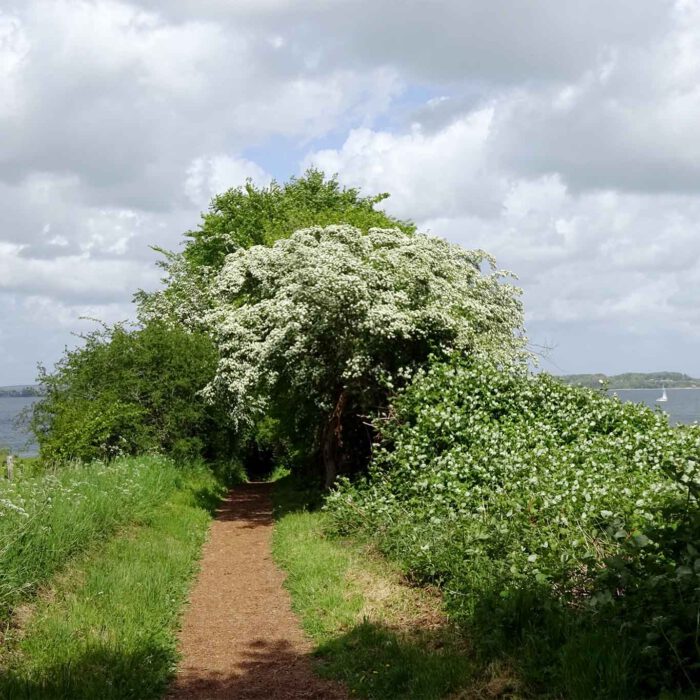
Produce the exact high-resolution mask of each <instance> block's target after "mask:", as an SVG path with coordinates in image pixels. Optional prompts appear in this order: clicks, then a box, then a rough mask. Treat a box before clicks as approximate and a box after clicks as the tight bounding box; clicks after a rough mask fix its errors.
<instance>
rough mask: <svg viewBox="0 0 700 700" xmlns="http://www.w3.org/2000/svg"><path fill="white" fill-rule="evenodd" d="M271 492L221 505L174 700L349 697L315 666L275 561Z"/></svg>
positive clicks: (188, 616) (187, 625)
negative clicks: (316, 672)
mask: <svg viewBox="0 0 700 700" xmlns="http://www.w3.org/2000/svg"><path fill="white" fill-rule="evenodd" d="M270 490H271V486H270V485H269V484H257V483H255V484H246V485H243V486H239V487H236V488H235V489H233V490H232V491H231V492H230V494H229V496H228V497H227V498H226V499H225V500H224V501H223V503H222V505H221V507H220V509H219V511H218V515H217V518H216V520H215V521H214V522H213V524H212V527H211V531H210V535H209V540H208V541H207V543H206V544H205V546H204V553H203V557H202V561H201V571H200V574H199V578H198V580H197V583H196V585H195V587H194V590H193V591H192V593H191V595H190V603H189V607H188V609H187V611H186V613H185V619H184V623H183V627H182V631H181V634H180V651H181V654H182V660H181V663H180V666H179V668H178V673H177V676H176V678H175V680H174V682H173V685H172V687H171V689H170V692H169V693H168V695H167V697H168V698H169V699H170V700H181V699H182V698H197V699H202V700H203V699H205V698H206V700H221V699H223V698H241V699H242V700H252V699H255V698H265V699H266V700H275V699H277V698H280V700H287V699H289V700H293V699H294V700H296V699H301V698H318V699H321V698H323V699H324V700H325V699H328V700H336V699H337V700H341V699H345V698H347V697H348V694H347V691H346V690H345V689H344V688H343V687H341V686H339V685H338V684H336V683H333V682H331V681H324V680H322V679H320V678H318V677H317V676H316V675H315V674H314V672H313V668H312V661H311V658H310V656H309V653H310V651H311V644H310V642H309V641H308V640H307V639H306V638H305V637H304V635H303V633H302V631H301V629H300V627H299V623H298V621H297V619H296V617H295V616H294V614H293V613H292V609H291V604H290V600H289V595H288V593H287V591H286V590H285V589H284V588H283V587H282V583H283V581H284V574H283V573H282V572H281V571H280V570H279V569H278V568H277V567H276V566H275V564H274V563H273V561H272V555H271V551H270V540H271V536H272V528H273V518H272V502H271V498H270Z"/></svg>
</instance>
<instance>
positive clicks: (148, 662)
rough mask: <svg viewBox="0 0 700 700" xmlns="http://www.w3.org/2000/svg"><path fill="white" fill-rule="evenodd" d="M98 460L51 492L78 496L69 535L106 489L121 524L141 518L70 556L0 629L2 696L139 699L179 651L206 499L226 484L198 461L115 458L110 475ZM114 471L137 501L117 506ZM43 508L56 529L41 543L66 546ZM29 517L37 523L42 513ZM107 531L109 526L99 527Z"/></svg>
mask: <svg viewBox="0 0 700 700" xmlns="http://www.w3.org/2000/svg"><path fill="white" fill-rule="evenodd" d="M152 462H153V461H152ZM103 469H104V467H98V466H96V465H93V466H92V467H83V468H81V469H80V470H79V471H73V472H71V473H72V475H73V480H72V482H71V484H70V485H72V488H73V495H72V496H67V495H66V493H65V488H61V489H59V491H58V493H57V497H58V498H59V499H60V500H61V502H62V503H64V504H65V505H67V504H68V502H69V501H70V504H71V505H73V506H75V505H76V504H79V505H78V512H77V514H76V515H77V518H76V520H77V523H76V525H77V528H78V532H77V537H76V539H78V540H79V541H80V538H81V537H82V536H83V534H84V530H83V529H82V525H83V523H84V522H85V519H86V518H87V517H88V515H87V508H89V507H91V508H92V511H93V513H92V518H93V521H94V522H95V523H97V521H98V520H99V513H100V512H102V511H103V510H104V508H105V502H106V501H107V500H108V499H110V498H112V499H114V500H115V506H114V507H115V509H117V508H118V507H119V506H122V508H123V512H122V514H121V516H120V523H121V524H122V525H126V524H128V523H129V522H130V521H131V519H132V518H134V516H135V515H138V520H139V525H138V526H135V527H129V528H128V529H127V530H126V531H123V532H121V533H118V534H117V536H116V537H112V538H111V539H109V540H108V541H107V542H104V543H102V545H101V546H100V547H95V548H91V550H90V551H89V552H88V553H87V554H86V556H84V557H77V558H74V559H73V560H70V561H69V562H68V566H67V567H62V571H61V575H60V576H59V577H57V578H55V579H54V580H53V581H52V583H51V586H50V589H49V590H50V595H46V596H42V597H40V598H39V599H37V600H36V601H35V603H34V606H33V611H32V615H31V616H29V617H28V619H27V616H25V619H24V620H23V621H22V625H21V628H18V627H16V626H9V627H6V628H4V629H3V643H2V645H0V667H1V668H2V673H0V697H3V698H14V699H16V700H20V699H21V698H27V699H29V698H71V699H75V700H93V699H94V698H104V699H105V700H107V699H113V700H126V699H127V698H132V699H133V700H145V699H146V698H154V699H155V698H160V697H162V695H163V692H164V690H165V688H166V685H167V682H168V680H169V678H170V676H171V674H172V672H173V669H174V666H175V662H176V660H177V651H176V635H177V627H178V619H179V616H180V612H181V609H182V606H183V605H184V603H185V601H186V597H187V590H188V588H189V584H190V582H191V578H192V576H193V574H194V572H195V569H196V565H197V560H198V557H199V554H200V551H201V545H202V543H203V541H204V538H205V536H206V531H207V527H208V525H209V522H210V520H211V514H210V513H211V512H213V508H210V507H209V506H210V505H211V504H214V503H218V502H219V500H220V498H221V496H222V494H223V492H224V491H225V488H224V487H223V485H222V482H221V481H220V480H219V479H217V477H215V476H214V474H213V472H212V471H211V470H209V469H207V468H206V467H204V466H202V465H201V464H193V465H188V466H187V467H186V468H183V467H182V466H180V467H177V468H176V467H175V466H174V465H173V464H171V463H168V462H165V461H164V460H159V463H156V462H153V463H152V464H151V466H150V467H147V466H146V464H145V463H144V462H143V460H134V459H131V460H126V461H122V462H116V463H113V464H112V465H111V466H110V467H109V470H110V473H111V474H112V475H113V477H114V478H113V480H112V481H110V482H109V483H107V482H105V481H104V478H103V475H102V470H103ZM98 474H99V476H98ZM78 477H79V478H80V481H82V482H89V484H91V488H88V487H87V486H86V484H83V483H80V482H79V481H78V480H77V478H78ZM96 477H97V478H96ZM133 479H136V482H133V483H132V480H133ZM120 481H121V483H122V484H123V485H126V486H128V487H129V488H130V490H132V496H131V498H132V499H133V498H135V497H137V498H139V499H140V500H141V501H142V506H141V507H140V508H139V510H138V511H136V510H135V509H134V508H133V507H132V506H131V505H129V504H128V503H127V504H126V505H127V507H126V508H124V505H125V499H124V496H123V494H122V493H121V490H120V487H119V486H118V484H119V482H120ZM65 485H66V486H68V485H69V484H68V482H65ZM132 486H135V488H132ZM164 487H167V488H164ZM102 494H103V495H102ZM146 502H148V503H149V506H148V508H145V507H143V506H144V504H145V503H146ZM47 515H48V519H47V521H46V523H45V524H44V525H42V526H44V527H46V528H48V529H52V530H54V535H53V539H52V540H51V541H48V542H46V545H47V546H48V547H49V549H51V548H53V547H56V548H57V549H58V550H59V552H60V551H61V550H63V551H65V549H66V545H67V544H68V543H69V541H70V539H71V538H70V534H69V532H67V531H65V530H63V529H59V530H58V531H56V530H55V526H56V517H55V516H54V515H52V514H51V513H48V514H47ZM35 520H36V521H37V527H38V526H39V522H41V523H44V521H43V520H40V519H39V518H35ZM0 523H2V518H0ZM59 533H61V534H62V536H61V537H59ZM113 534H114V528H113V527H109V528H108V529H107V530H106V531H105V532H104V533H101V534H100V535H99V537H100V538H104V537H105V536H107V537H109V535H113ZM84 544H85V542H83V545H84ZM27 554H28V556H33V555H34V554H36V550H35V549H29V551H28V552H27ZM4 563H5V562H4V561H3V564H4ZM64 563H65V562H64ZM2 571H3V573H4V568H3V569H2Z"/></svg>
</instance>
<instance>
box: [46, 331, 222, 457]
mask: <svg viewBox="0 0 700 700" xmlns="http://www.w3.org/2000/svg"><path fill="white" fill-rule="evenodd" d="M216 361H217V353H216V349H215V348H214V346H213V344H212V343H211V341H210V340H209V338H208V337H206V336H205V335H203V334H200V333H190V332H188V331H186V330H185V329H183V328H182V327H178V326H167V325H165V324H163V323H159V322H152V323H149V324H148V325H146V326H145V327H143V328H140V329H136V330H128V329H126V328H124V327H123V326H121V325H117V326H114V327H112V328H108V327H105V328H103V329H102V330H99V331H97V332H95V333H91V334H90V335H88V336H87V337H86V338H85V344H84V345H83V346H82V347H80V348H77V349H75V350H69V351H66V353H65V355H64V357H63V358H62V359H61V361H60V362H59V363H58V364H57V365H56V369H55V371H54V372H53V373H48V372H45V371H42V374H41V376H40V383H41V386H42V389H43V392H44V393H43V397H42V398H41V399H40V400H39V401H38V402H37V403H36V404H35V405H34V409H33V418H32V427H33V429H34V432H35V433H36V435H37V438H38V441H39V446H40V449H41V455H42V457H43V458H45V459H46V460H47V461H56V462H58V461H63V460H71V459H81V460H91V459H97V458H100V459H107V458H111V457H114V456H117V455H121V454H138V453H142V452H145V451H149V450H156V451H163V452H166V453H171V454H173V456H176V457H178V458H182V459H187V458H190V457H193V456H196V455H198V454H200V453H202V452H206V451H207V450H208V451H209V455H210V456H215V455H213V454H211V453H212V452H217V450H219V451H221V452H224V451H225V449H226V429H225V428H224V427H223V426H224V420H223V417H222V415H221V414H220V413H218V412H217V411H216V409H214V408H213V407H210V406H208V405H207V404H206V402H205V400H204V399H203V398H202V397H201V396H200V393H199V392H200V391H201V390H202V389H203V388H204V387H205V386H206V384H207V383H208V382H209V381H210V380H211V379H212V378H213V376H214V370H215V367H216Z"/></svg>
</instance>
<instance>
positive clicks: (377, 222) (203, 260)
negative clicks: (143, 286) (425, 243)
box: [135, 169, 415, 330]
mask: <svg viewBox="0 0 700 700" xmlns="http://www.w3.org/2000/svg"><path fill="white" fill-rule="evenodd" d="M388 196H389V195H387V194H379V195H375V196H369V197H363V196H361V195H360V192H359V190H357V189H354V188H345V187H341V186H340V184H339V183H338V180H337V178H335V177H332V178H329V179H327V178H326V176H325V175H324V174H323V173H322V172H320V171H319V170H314V169H310V170H308V171H307V172H306V173H305V174H304V175H303V176H302V177H300V178H291V180H290V181H289V182H286V183H284V184H283V185H280V184H278V183H277V182H274V181H273V182H272V183H271V184H270V185H269V186H267V187H261V188H257V187H255V185H253V184H252V183H251V182H248V183H247V184H246V185H245V186H244V187H237V188H233V189H230V190H228V191H226V192H224V193H223V194H220V195H218V196H216V197H214V199H213V200H212V203H211V205H210V207H209V211H208V212H207V213H206V214H204V215H203V216H202V223H201V225H200V227H199V228H198V229H197V230H195V231H189V232H187V233H186V234H185V236H186V237H187V239H188V240H187V241H186V244H185V249H184V251H183V252H182V253H173V252H170V251H167V250H162V249H157V250H158V252H159V253H161V254H162V255H163V256H164V259H163V260H162V261H161V262H160V263H159V266H160V267H161V268H162V269H163V270H164V272H165V276H164V278H163V283H164V288H163V289H161V290H159V291H157V292H153V293H147V292H144V291H139V292H137V293H136V295H135V299H136V302H137V303H138V306H139V318H140V319H142V320H144V321H147V320H152V319H169V320H171V321H174V322H177V323H182V324H184V325H185V326H186V327H187V328H196V329H200V330H206V328H207V326H206V324H205V323H204V322H203V319H204V316H205V314H206V312H207V311H208V310H209V309H210V308H211V304H212V299H211V295H210V287H211V285H212V283H213V282H214V281H215V279H216V275H217V274H218V272H219V271H220V270H221V268H222V267H223V265H224V261H225V259H226V256H227V255H229V254H230V253H234V252H236V251H239V250H246V249H248V248H251V247H252V246H256V245H262V246H270V245H272V244H273V243H274V242H275V241H279V240H281V239H284V238H289V236H291V235H292V233H294V231H297V230H299V229H303V228H307V227H309V226H323V225H328V224H347V225H351V226H354V227H356V228H358V229H359V230H361V231H364V232H367V231H368V230H369V229H370V228H372V227H380V228H387V227H391V228H399V229H401V230H402V231H404V232H405V233H409V234H410V233H413V231H414V230H415V227H414V225H413V224H412V223H411V222H408V221H400V220H399V219H396V218H394V217H391V216H389V215H388V214H386V213H385V212H383V211H381V210H377V209H375V206H376V205H377V204H379V203H380V202H382V201H383V200H384V199H386V198H387V197H388Z"/></svg>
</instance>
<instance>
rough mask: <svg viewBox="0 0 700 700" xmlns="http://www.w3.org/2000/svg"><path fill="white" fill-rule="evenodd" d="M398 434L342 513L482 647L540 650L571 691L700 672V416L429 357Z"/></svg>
mask: <svg viewBox="0 0 700 700" xmlns="http://www.w3.org/2000/svg"><path fill="white" fill-rule="evenodd" d="M382 437H383V440H384V449H383V450H381V451H379V453H378V454H376V455H375V459H374V461H373V463H372V465H371V468H370V474H369V477H368V478H367V479H366V480H362V481H359V482H356V483H354V484H351V483H350V482H347V481H343V482H341V484H340V486H339V488H338V489H337V490H336V491H335V492H334V493H333V494H331V496H330V498H329V500H328V511H329V514H330V516H331V518H332V523H333V528H334V530H335V531H337V532H341V533H349V532H364V533H365V534H366V535H367V536H369V537H371V538H373V539H374V540H375V541H376V542H377V543H378V544H379V546H380V547H381V548H382V549H383V550H384V551H385V552H387V553H389V554H391V555H392V556H394V557H396V558H398V559H399V560H400V561H401V562H403V564H404V566H405V567H406V569H407V571H408V572H409V573H410V575H411V576H413V577H415V578H417V579H420V580H423V581H426V580H427V581H433V582H437V583H439V584H440V585H441V586H442V588H443V590H444V591H445V595H446V599H447V602H448V606H449V609H450V610H451V612H452V613H453V614H454V615H455V616H456V617H457V618H458V619H460V620H461V621H462V622H463V623H464V624H465V625H466V626H467V627H469V628H470V629H471V630H472V631H473V635H472V636H473V638H474V639H475V640H476V641H477V643H478V644H479V645H481V647H482V649H483V648H488V647H489V644H492V645H493V648H497V649H500V650H503V649H504V648H509V649H510V650H511V651H512V652H513V653H514V654H516V655H517V656H518V658H519V659H521V660H526V659H527V655H528V654H531V656H532V658H530V659H529V661H530V669H531V670H532V669H536V670H537V673H540V674H541V676H544V677H545V678H546V680H545V682H546V683H547V684H548V685H549V689H550V690H552V689H554V688H556V687H557V686H556V684H557V683H559V682H560V683H561V685H562V687H561V688H559V690H561V692H562V693H563V695H564V696H565V697H635V698H636V697H645V696H647V695H653V696H654V697H656V694H657V693H658V692H660V691H661V689H663V688H664V686H666V687H667V688H673V687H674V686H676V685H677V686H681V687H685V688H688V687H692V684H693V683H696V684H698V683H699V682H700V655H699V654H698V648H699V647H698V620H700V541H699V539H700V510H699V508H698V489H699V488H700V427H698V426H687V427H680V428H673V427H671V426H669V424H668V420H667V419H666V417H665V416H664V415H663V414H661V413H658V412H654V411H652V410H650V409H648V408H646V407H644V406H641V405H634V404H629V403H627V404H623V403H621V402H620V401H619V400H617V399H612V398H609V397H608V396H607V395H605V394H604V393H603V392H595V391H593V390H589V389H580V388H575V387H570V386H565V385H563V384H562V383H560V382H559V381H557V380H556V379H554V378H552V377H550V376H548V375H546V374H540V375H535V376H533V375H530V374H528V372H527V371H525V370H523V369H518V368H511V369H509V370H504V368H496V367H494V366H493V364H492V363H482V362H477V363H467V364H464V363H463V362H461V361H458V362H452V363H449V362H448V363H438V364H435V365H433V366H432V367H431V368H430V369H429V370H428V371H425V372H421V373H419V374H418V376H417V377H416V378H415V380H414V382H413V384H412V385H411V386H410V387H409V388H407V390H405V391H404V392H402V393H401V394H400V395H399V397H398V398H397V399H396V400H395V402H394V404H393V410H392V412H391V415H390V417H389V419H388V420H387V421H385V422H384V424H383V427H382ZM543 650H544V651H543ZM543 659H546V663H547V666H546V667H545V666H544V665H543ZM524 663H526V662H525V661H524ZM526 665H527V663H526ZM605 669H607V671H606V670H605ZM546 671H548V672H550V673H551V674H552V675H549V676H548V675H547V672H546ZM608 671H609V672H610V673H609V674H608V673H607V672H608ZM586 674H589V676H590V678H586ZM572 678H575V679H576V682H577V683H579V682H580V683H581V685H582V686H585V688H587V690H580V692H574V688H573V686H571V685H570V684H569V685H567V683H570V682H571V680H572ZM567 679H568V680H567ZM540 680H541V679H540ZM588 681H590V683H589V684H588V685H586V683H587V682H588ZM617 681H619V682H620V683H622V684H623V685H624V686H625V687H624V688H623V687H622V686H619V687H618V686H616V685H615V683H616V682H617ZM596 684H597V685H596ZM605 684H608V685H605ZM592 689H594V690H592ZM591 693H593V694H591Z"/></svg>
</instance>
